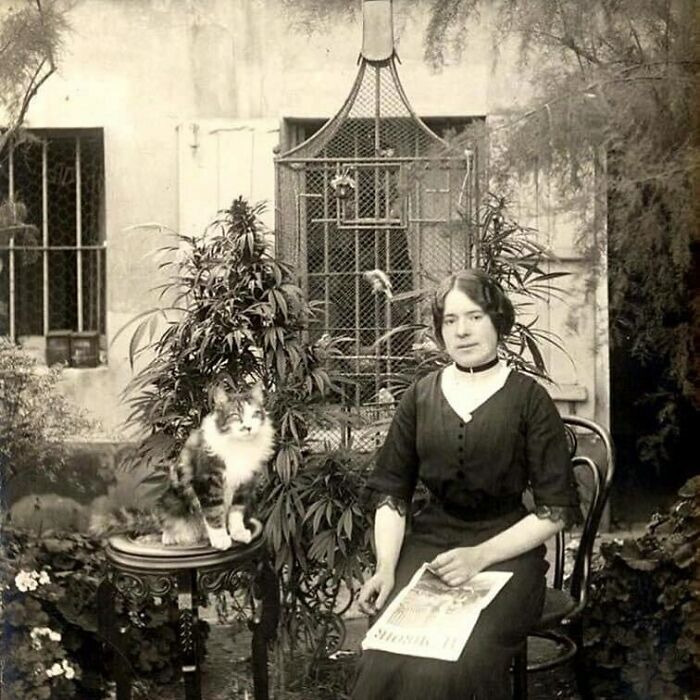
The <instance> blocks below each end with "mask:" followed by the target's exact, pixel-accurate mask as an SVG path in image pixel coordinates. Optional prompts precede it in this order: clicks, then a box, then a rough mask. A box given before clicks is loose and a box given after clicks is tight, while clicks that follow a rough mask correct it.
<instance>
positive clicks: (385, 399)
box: [377, 386, 396, 407]
mask: <svg viewBox="0 0 700 700" xmlns="http://www.w3.org/2000/svg"><path fill="white" fill-rule="evenodd" d="M377 403H379V404H383V405H385V406H392V407H393V406H394V404H395V403H396V399H395V398H394V395H393V394H392V393H391V389H389V388H387V387H385V386H383V387H382V388H381V389H380V390H379V391H378V392H377Z"/></svg>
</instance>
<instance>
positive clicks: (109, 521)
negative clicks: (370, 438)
mask: <svg viewBox="0 0 700 700" xmlns="http://www.w3.org/2000/svg"><path fill="white" fill-rule="evenodd" d="M162 528H163V525H162V522H161V519H160V518H159V517H158V515H156V514H155V513H153V512H147V511H143V510H138V509H137V508H119V509H116V510H107V511H102V512H96V513H92V514H91V516H90V525H89V528H88V532H89V534H90V535H92V536H93V537H100V538H101V537H112V536H114V535H134V536H136V535H148V534H151V533H156V532H157V533H160V532H161V530H162Z"/></svg>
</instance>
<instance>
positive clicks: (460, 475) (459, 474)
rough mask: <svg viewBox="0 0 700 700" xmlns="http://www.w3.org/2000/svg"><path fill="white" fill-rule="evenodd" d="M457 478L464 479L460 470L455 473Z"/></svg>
mask: <svg viewBox="0 0 700 700" xmlns="http://www.w3.org/2000/svg"><path fill="white" fill-rule="evenodd" d="M457 476H458V477H459V478H460V479H464V472H463V471H462V470H461V469H460V470H459V471H458V472H457Z"/></svg>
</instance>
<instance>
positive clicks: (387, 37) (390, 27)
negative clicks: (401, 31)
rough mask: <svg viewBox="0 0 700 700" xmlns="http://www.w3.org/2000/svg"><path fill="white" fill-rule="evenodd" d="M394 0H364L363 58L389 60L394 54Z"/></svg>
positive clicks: (367, 59) (366, 59) (375, 60)
mask: <svg viewBox="0 0 700 700" xmlns="http://www.w3.org/2000/svg"><path fill="white" fill-rule="evenodd" d="M391 2H392V0H363V1H362V58H364V59H365V61H370V62H379V61H387V60H388V59H390V58H391V57H392V56H393V55H394V18H393V12H392V4H391Z"/></svg>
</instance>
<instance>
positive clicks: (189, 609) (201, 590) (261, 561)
mask: <svg viewBox="0 0 700 700" xmlns="http://www.w3.org/2000/svg"><path fill="white" fill-rule="evenodd" d="M252 528H253V539H252V541H251V542H250V544H240V543H234V544H233V546H232V547H231V548H230V549H227V550H223V551H222V550H218V549H213V548H211V547H209V546H208V545H207V546H205V545H201V546H193V547H179V546H168V547H164V546H163V545H160V544H150V543H144V542H143V541H139V540H138V539H130V538H127V537H112V538H111V539H110V540H109V542H108V544H107V546H106V555H107V566H106V573H105V577H104V579H103V580H102V582H101V583H100V586H99V588H98V590H97V596H98V599H97V606H98V611H99V620H98V623H99V628H100V634H101V636H102V638H103V639H105V640H107V642H108V643H109V644H110V645H111V646H112V647H113V649H114V651H115V655H114V657H115V658H114V668H115V680H116V684H117V700H131V675H132V674H131V668H130V664H129V663H128V661H127V657H126V654H125V652H124V645H123V643H122V636H123V632H124V631H125V629H122V630H119V629H117V624H116V612H115V597H116V596H117V595H121V596H123V597H124V598H125V599H127V600H129V601H133V602H135V603H137V604H140V603H144V602H145V601H146V600H147V599H148V598H149V597H151V596H154V597H165V596H167V595H169V594H171V593H175V594H176V597H177V607H178V628H179V647H180V664H181V667H182V675H183V681H184V687H185V698H186V700H200V699H201V678H200V669H199V665H198V662H197V659H198V653H197V650H198V646H199V644H200V643H201V641H200V639H199V635H198V617H199V616H198V607H199V605H200V604H201V602H202V598H203V596H204V595H206V594H207V593H215V592H217V591H229V592H231V593H234V592H236V591H240V590H245V589H246V588H248V589H249V590H250V591H251V592H252V600H253V605H252V611H251V612H252V614H251V617H250V619H249V621H248V626H249V627H250V629H251V630H252V632H253V636H252V643H251V652H252V657H251V661H252V672H253V687H254V697H255V700H268V699H269V689H268V673H267V646H268V642H269V641H270V640H271V639H272V638H273V636H274V634H275V629H276V627H277V620H278V617H279V588H278V582H277V578H276V576H275V573H274V571H273V570H272V568H271V566H270V564H269V561H268V557H267V552H266V550H265V542H264V538H263V537H262V525H261V524H260V522H258V521H256V520H255V521H253V522H252Z"/></svg>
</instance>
